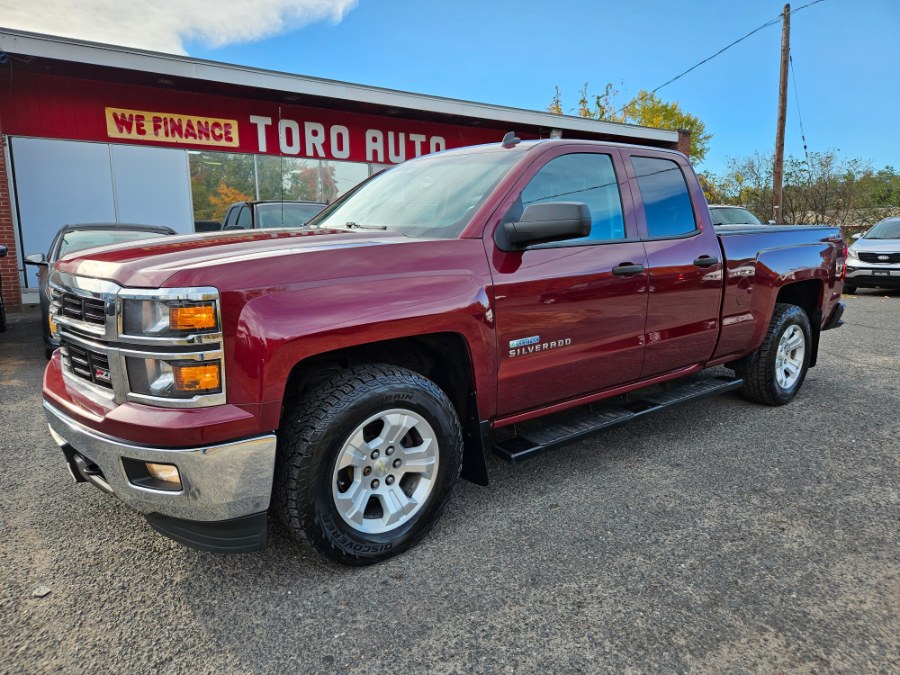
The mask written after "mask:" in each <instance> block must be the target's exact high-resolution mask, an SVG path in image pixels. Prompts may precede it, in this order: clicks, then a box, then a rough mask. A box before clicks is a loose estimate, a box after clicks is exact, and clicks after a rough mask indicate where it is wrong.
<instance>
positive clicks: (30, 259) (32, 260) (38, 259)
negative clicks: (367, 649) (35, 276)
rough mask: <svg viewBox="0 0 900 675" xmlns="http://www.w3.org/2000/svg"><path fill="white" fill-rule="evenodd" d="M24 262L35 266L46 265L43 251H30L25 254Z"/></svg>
mask: <svg viewBox="0 0 900 675" xmlns="http://www.w3.org/2000/svg"><path fill="white" fill-rule="evenodd" d="M25 264H26V265H37V266H39V267H40V266H42V265H43V266H46V265H47V264H48V263H47V257H46V256H45V255H44V254H43V253H32V254H31V255H29V256H25Z"/></svg>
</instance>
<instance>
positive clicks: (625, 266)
mask: <svg viewBox="0 0 900 675" xmlns="http://www.w3.org/2000/svg"><path fill="white" fill-rule="evenodd" d="M643 271H644V266H643V265H635V264H633V263H622V264H621V265H616V266H615V267H613V268H612V273H613V274H615V275H616V276H617V277H630V276H632V275H635V274H640V273H641V272H643Z"/></svg>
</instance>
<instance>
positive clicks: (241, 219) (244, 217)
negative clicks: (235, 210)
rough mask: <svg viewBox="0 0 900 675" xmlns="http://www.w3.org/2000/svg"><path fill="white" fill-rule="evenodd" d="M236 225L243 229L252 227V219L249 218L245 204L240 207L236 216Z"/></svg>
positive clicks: (248, 209) (248, 210) (248, 211)
mask: <svg viewBox="0 0 900 675" xmlns="http://www.w3.org/2000/svg"><path fill="white" fill-rule="evenodd" d="M237 226H238V227H240V228H242V229H244V230H249V229H250V228H251V227H253V222H252V219H251V218H250V208H249V207H247V206H242V207H241V212H240V214H238V218H237Z"/></svg>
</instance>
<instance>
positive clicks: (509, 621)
mask: <svg viewBox="0 0 900 675" xmlns="http://www.w3.org/2000/svg"><path fill="white" fill-rule="evenodd" d="M848 305H849V307H848V310H847V313H846V317H845V318H846V320H847V324H846V325H845V326H844V327H843V328H841V329H839V330H836V331H831V332H830V333H827V334H825V335H824V337H823V344H822V351H821V355H820V365H819V366H818V367H817V368H815V369H814V370H812V371H811V372H810V375H809V377H808V378H807V381H806V384H805V386H804V388H803V390H802V391H801V393H800V394H799V396H798V397H797V399H795V401H794V402H792V403H791V404H790V405H788V406H784V407H781V408H766V407H762V406H757V405H754V404H750V403H747V402H745V401H743V400H742V399H741V398H739V397H738V396H737V395H732V394H727V395H724V396H720V397H718V398H714V399H707V400H704V401H699V402H696V403H693V404H689V405H686V406H683V407H681V408H678V409H675V410H671V411H668V412H665V413H662V414H660V415H658V416H656V417H655V418H647V419H645V420H641V421H638V422H636V423H633V424H631V425H630V426H625V427H621V428H619V429H616V430H614V431H610V432H607V433H604V434H601V435H599V436H595V437H593V438H592V439H589V440H585V441H581V442H578V443H574V444H572V445H570V446H568V447H566V448H563V449H560V450H557V451H555V452H553V453H550V454H547V455H544V456H543V457H540V458H537V459H535V460H533V461H531V462H529V463H526V464H524V465H520V466H509V465H506V464H504V463H502V462H500V461H499V460H497V459H495V458H491V460H490V469H491V474H492V481H493V482H492V485H491V486H490V487H488V488H479V487H475V486H473V485H470V484H461V485H460V487H459V489H458V490H457V491H456V493H455V494H454V497H453V499H452V500H451V503H450V506H449V507H448V509H447V511H446V512H445V514H444V517H443V519H442V521H441V522H440V523H439V525H438V526H437V528H436V529H435V530H434V532H433V533H432V534H431V535H429V536H428V537H427V538H426V539H425V540H424V541H423V542H422V544H421V545H419V546H418V547H417V548H415V549H414V550H412V551H410V552H408V553H407V554H405V555H402V556H400V557H399V558H395V559H392V560H390V561H388V562H387V563H383V564H380V565H376V566H373V567H369V568H365V569H346V568H342V567H338V566H335V565H332V564H330V563H328V562H326V561H324V560H322V559H321V558H319V557H317V556H316V555H315V554H313V553H312V552H310V551H308V550H305V549H304V548H302V547H300V546H299V545H297V544H295V543H293V542H292V541H291V540H289V539H288V538H287V537H286V536H285V535H284V534H283V533H282V532H281V530H280V529H278V528H275V527H273V528H272V531H271V537H270V539H271V541H270V545H269V548H268V549H267V550H266V551H265V552H261V553H256V554H246V555H232V556H221V555H215V554H209V553H200V552H197V551H192V550H190V549H186V548H183V547H181V546H179V545H177V544H175V543H174V542H171V541H169V540H167V539H165V538H163V537H161V536H159V535H157V534H155V533H154V532H153V531H152V530H151V529H150V527H149V526H148V525H147V524H146V523H145V521H144V520H143V518H141V517H140V516H138V515H136V514H134V513H132V512H130V511H128V510H127V509H126V508H124V507H123V506H122V505H121V504H119V503H117V501H116V500H115V499H113V498H110V497H107V496H106V495H104V494H102V493H101V492H100V491H99V490H96V489H95V488H93V487H91V486H88V485H84V484H82V485H77V486H76V485H73V484H72V483H71V479H70V478H69V476H68V474H67V472H66V469H65V465H64V463H63V459H62V456H61V453H60V452H59V450H57V449H56V447H55V446H54V444H53V442H52V441H51V439H50V436H49V434H48V433H47V431H46V425H45V423H44V417H43V413H42V411H41V406H40V379H41V372H42V369H43V365H44V362H43V358H42V347H41V344H40V331H39V328H38V324H37V320H36V318H35V316H34V314H33V313H31V314H23V315H16V316H13V317H11V320H12V325H11V326H10V330H9V332H7V333H6V334H5V335H2V336H0V451H2V457H3V462H2V463H0V485H2V491H0V514H2V515H0V531H2V533H3V537H2V544H0V625H2V631H0V672H49V671H60V672H115V673H122V672H129V673H131V672H159V671H166V672H192V673H194V672H200V673H203V672H215V673H223V672H249V671H252V672H285V671H291V672H309V671H321V672H334V671H336V672H367V671H372V672H386V671H393V672H436V673H443V672H469V671H478V672H507V671H519V672H522V671H524V672H532V671H555V672H598V671H616V672H623V671H641V672H645V671H658V670H666V671H668V670H677V671H699V672H703V671H706V672H710V671H715V672H722V671H728V672H733V671H766V672H774V671H799V672H808V671H816V672H822V671H842V672H852V673H859V672H898V671H900V638H898V636H900V555H898V553H900V546H898V543H900V536H898V532H900V528H898V524H900V518H898V516H900V509H898V490H897V478H898V457H900V453H898V449H900V440H898V439H900V339H898V335H900V293H893V294H891V295H889V296H887V297H885V296H883V295H882V294H880V293H877V292H873V291H866V292H861V293H860V294H859V295H858V296H853V297H851V298H849V300H848ZM38 589H41V590H40V592H41V593H43V592H45V591H49V592H48V593H47V594H46V595H44V596H43V597H36V596H35V593H36V591H37V590H38Z"/></svg>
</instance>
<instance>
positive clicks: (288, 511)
mask: <svg viewBox="0 0 900 675" xmlns="http://www.w3.org/2000/svg"><path fill="white" fill-rule="evenodd" d="M392 409H402V410H408V411H412V412H413V413H415V414H417V415H419V416H421V417H422V418H423V419H424V420H425V421H426V422H427V423H428V424H429V425H430V426H431V430H432V431H433V432H434V434H435V439H436V440H437V448H438V449H437V453H438V454H437V456H438V461H437V470H436V472H435V478H434V483H433V486H432V487H431V488H430V492H429V493H428V495H427V497H425V498H424V500H423V502H422V505H421V506H419V507H418V510H417V511H415V512H414V513H413V514H412V516H411V517H410V519H409V520H408V521H406V522H402V523H400V524H399V525H398V526H397V527H396V528H394V529H391V530H389V531H386V532H381V533H370V532H362V531H360V530H359V529H356V528H354V527H351V525H350V524H349V523H348V522H347V521H346V520H344V518H343V517H342V516H341V514H340V512H339V511H338V507H337V506H336V504H335V499H336V498H335V496H334V494H333V489H334V486H333V482H334V475H335V474H334V472H335V469H336V467H337V464H336V463H337V462H338V460H339V457H340V456H341V454H342V450H343V449H344V447H345V443H347V442H348V441H349V439H350V436H351V435H352V434H353V433H354V430H356V429H358V428H359V426H360V425H362V424H363V423H364V422H365V421H366V420H368V419H370V418H371V417H372V416H373V415H377V414H378V413H380V412H383V411H387V410H392ZM461 468H462V429H461V427H460V423H459V418H458V416H457V414H456V410H455V409H454V407H453V404H452V403H451V402H450V400H449V399H448V398H447V395H446V394H445V393H444V392H443V391H442V390H441V389H440V388H439V387H438V386H437V385H436V384H434V383H433V382H431V381H430V380H428V379H427V378H425V377H423V376H422V375H419V374H418V373H414V372H412V371H410V370H406V369H405V368H399V367H396V366H390V365H384V364H372V365H364V366H358V367H354V368H351V369H348V370H346V371H343V372H342V373H340V374H338V375H336V376H333V377H331V378H330V379H328V380H327V381H324V382H322V383H320V384H319V385H317V386H316V387H314V388H313V389H312V390H311V391H309V392H308V394H307V395H305V396H304V397H303V399H302V400H300V401H299V402H298V403H297V404H296V406H294V407H293V409H291V410H290V411H289V412H288V413H287V414H286V416H285V419H284V423H283V425H282V430H281V431H280V433H279V438H278V454H277V466H276V477H275V482H276V486H275V495H274V497H275V507H276V508H277V509H278V512H279V516H280V518H281V520H282V522H283V523H284V524H285V525H286V526H287V528H288V530H289V531H290V532H291V534H292V535H293V536H294V537H295V538H297V539H299V540H300V541H302V542H305V543H307V544H309V545H310V546H312V547H313V548H314V549H316V550H317V551H318V552H320V553H322V554H323V555H325V556H327V557H329V558H331V559H332V560H335V561H337V562H340V563H343V564H347V565H368V564H371V563H375V562H378V561H380V560H384V559H386V558H389V557H391V556H394V555H397V554H398V553H401V552H403V551H405V550H406V549H408V548H410V547H411V546H414V545H415V544H416V543H417V542H418V541H419V540H420V539H422V537H424V536H425V534H427V533H428V531H429V530H430V529H431V528H432V526H433V525H434V523H435V522H436V521H437V519H438V518H439V517H440V515H441V513H442V512H443V510H444V507H445V506H446V504H447V501H448V499H449V497H450V493H451V492H452V490H453V487H454V485H455V484H456V481H457V479H458V478H459V472H460V469H461ZM362 475H363V474H360V476H362ZM366 480H369V479H368V478H367V479H366ZM383 480H385V481H387V479H386V478H384V479H383ZM392 482H393V479H392ZM397 487H400V481H398V482H397ZM366 503H367V504H368V502H366ZM376 506H377V504H376ZM366 512H367V513H368V508H367V509H366Z"/></svg>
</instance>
